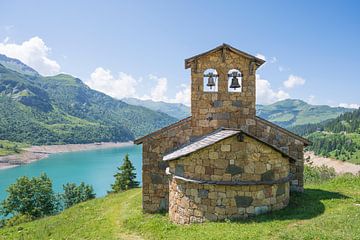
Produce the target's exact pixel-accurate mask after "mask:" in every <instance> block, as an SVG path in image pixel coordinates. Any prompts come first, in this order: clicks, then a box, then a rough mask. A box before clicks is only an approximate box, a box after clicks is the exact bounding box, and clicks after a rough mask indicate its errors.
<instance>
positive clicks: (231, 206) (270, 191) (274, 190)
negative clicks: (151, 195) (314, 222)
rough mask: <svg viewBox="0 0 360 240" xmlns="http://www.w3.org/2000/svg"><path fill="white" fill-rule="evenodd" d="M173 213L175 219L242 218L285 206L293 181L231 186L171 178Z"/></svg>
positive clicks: (179, 221) (197, 220)
mask: <svg viewBox="0 0 360 240" xmlns="http://www.w3.org/2000/svg"><path fill="white" fill-rule="evenodd" d="M169 185H170V194H169V217H170V220H172V221H173V222H175V223H178V224H189V223H200V222H204V221H221V220H225V219H239V218H240V219H241V218H246V217H249V216H253V215H257V214H262V213H266V212H269V211H274V210H278V209H282V208H284V207H286V206H287V204H288V202H289V182H285V183H280V184H273V185H252V186H229V185H211V184H198V183H192V182H186V181H184V180H181V179H177V178H172V179H170V183H169Z"/></svg>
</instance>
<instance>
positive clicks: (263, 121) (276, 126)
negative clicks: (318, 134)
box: [255, 116, 311, 146]
mask: <svg viewBox="0 0 360 240" xmlns="http://www.w3.org/2000/svg"><path fill="white" fill-rule="evenodd" d="M255 118H256V119H257V120H259V121H260V122H262V123H263V124H265V125H269V126H271V127H273V128H276V129H277V130H279V131H280V132H283V133H285V134H287V135H289V136H291V137H293V138H295V139H297V140H299V141H300V142H303V143H304V145H305V146H309V145H310V144H311V142H310V141H309V140H307V139H306V138H303V137H301V136H299V135H297V134H295V133H293V132H290V131H289V130H287V129H285V128H282V127H280V126H278V125H276V124H274V123H272V122H270V121H268V120H265V119H263V118H261V117H259V116H255Z"/></svg>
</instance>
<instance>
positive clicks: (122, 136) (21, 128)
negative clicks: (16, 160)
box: [0, 63, 176, 144]
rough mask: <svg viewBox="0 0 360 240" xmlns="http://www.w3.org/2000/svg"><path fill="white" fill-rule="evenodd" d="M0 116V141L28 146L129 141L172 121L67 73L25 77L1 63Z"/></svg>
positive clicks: (163, 115)
mask: <svg viewBox="0 0 360 240" xmlns="http://www.w3.org/2000/svg"><path fill="white" fill-rule="evenodd" d="M0 64H1V63H0ZM22 64H23V63H22ZM24 65H25V64H24ZM0 115H1V119H0V139H6V140H10V141H15V142H26V143H30V144H64V143H90V142H109V141H114V142H116V141H129V140H133V139H134V138H136V137H139V136H142V135H146V134H148V133H150V132H152V131H155V130H157V129H159V128H161V127H164V126H166V125H168V124H171V123H173V122H175V121H176V119H175V118H173V117H170V116H168V115H167V114H164V113H161V112H156V111H152V110H150V109H147V108H144V107H141V106H133V105H129V104H127V103H125V102H123V101H121V100H116V99H114V98H112V97H110V96H108V95H106V94H104V93H101V92H98V91H96V90H93V89H91V88H89V87H88V86H87V85H86V84H84V83H83V82H82V81H81V80H80V79H79V78H76V77H73V76H71V75H68V74H58V75H55V76H47V77H43V76H41V75H31V74H30V75H29V74H24V73H22V71H17V70H16V69H15V70H14V69H9V68H7V67H5V66H4V65H3V64H1V66H0Z"/></svg>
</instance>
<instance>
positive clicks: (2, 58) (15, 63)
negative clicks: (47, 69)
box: [0, 54, 39, 76]
mask: <svg viewBox="0 0 360 240" xmlns="http://www.w3.org/2000/svg"><path fill="white" fill-rule="evenodd" d="M0 64H1V65H3V66H4V67H6V68H8V69H11V70H13V71H16V72H18V73H21V74H26V75H31V76H38V75H39V73H38V72H37V71H35V70H34V69H32V68H31V67H29V66H28V65H26V64H24V63H22V62H21V61H20V60H18V59H15V58H9V57H7V56H6V55H4V54H0Z"/></svg>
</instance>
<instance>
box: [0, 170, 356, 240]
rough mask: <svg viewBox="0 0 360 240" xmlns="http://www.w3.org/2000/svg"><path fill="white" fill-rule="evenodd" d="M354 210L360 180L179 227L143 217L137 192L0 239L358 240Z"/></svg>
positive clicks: (160, 217)
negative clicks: (270, 208) (242, 216)
mask: <svg viewBox="0 0 360 240" xmlns="http://www.w3.org/2000/svg"><path fill="white" fill-rule="evenodd" d="M359 204H360V177H352V176H343V177H337V178H335V179H333V180H331V181H328V182H326V183H323V184H313V185H308V186H306V189H305V192H304V193H303V194H295V195H293V196H292V198H291V201H290V204H289V206H288V207H287V208H285V209H283V210H280V211H277V212H273V213H269V214H266V215H262V216H258V217H256V218H253V219H249V220H243V221H238V222H230V221H226V222H221V223H204V224H194V225H188V226H180V225H175V224H172V223H171V222H169V220H168V216H167V215H166V214H143V213H142V211H141V189H133V190H130V191H127V192H124V193H120V194H114V195H109V196H107V197H104V198H99V199H95V200H91V201H88V202H85V203H82V204H79V205H76V206H74V207H72V208H70V209H68V210H66V211H64V212H63V213H61V214H59V215H57V216H51V217H47V218H44V219H40V220H37V221H33V222H30V223H25V224H21V225H18V226H14V227H7V228H4V229H0V239H224V240H225V239H360V206H359Z"/></svg>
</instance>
